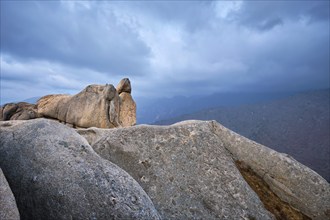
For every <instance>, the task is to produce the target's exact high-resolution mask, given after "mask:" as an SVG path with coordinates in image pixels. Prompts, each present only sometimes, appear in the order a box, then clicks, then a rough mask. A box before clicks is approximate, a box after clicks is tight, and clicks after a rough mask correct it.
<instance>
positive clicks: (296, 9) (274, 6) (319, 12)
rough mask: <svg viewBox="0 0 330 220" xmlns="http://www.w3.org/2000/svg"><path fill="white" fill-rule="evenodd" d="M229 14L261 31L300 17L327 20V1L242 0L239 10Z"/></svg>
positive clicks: (310, 20) (311, 19) (297, 19)
mask: <svg viewBox="0 0 330 220" xmlns="http://www.w3.org/2000/svg"><path fill="white" fill-rule="evenodd" d="M231 16H233V17H234V18H235V20H236V21H238V22H239V23H240V24H242V25H245V26H247V27H251V28H256V29H259V30H261V31H264V30H270V29H271V28H272V27H275V26H276V25H274V24H283V23H285V22H288V21H299V20H301V19H308V20H309V22H317V21H325V22H328V21H329V1H244V2H243V7H242V8H241V10H239V11H234V12H232V15H231ZM265 24H268V25H265Z"/></svg>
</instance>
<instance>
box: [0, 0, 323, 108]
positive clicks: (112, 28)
mask: <svg viewBox="0 0 330 220" xmlns="http://www.w3.org/2000/svg"><path fill="white" fill-rule="evenodd" d="M122 77H129V78H130V79H131V82H132V85H133V95H137V96H155V97H160V96H175V95H196V94H208V93H214V92H219V91H243V92H244V91H280V90H281V91H293V90H295V91H296V90H297V91H298V90H305V89H318V88H326V87H329V1H156V2H154V1H141V2H139V1H134V2H132V1H102V2H90V1H27V2H25V1H14V2H11V1H1V97H2V98H1V99H2V100H1V102H2V103H3V102H4V101H3V99H4V98H3V97H4V96H5V97H6V100H9V99H13V97H15V95H16V97H19V95H18V94H17V93H16V94H15V90H17V89H20V90H22V91H24V92H23V93H22V94H23V95H26V98H28V97H29V96H30V97H31V96H37V95H45V94H49V93H67V92H78V91H79V90H81V89H83V88H84V87H85V86H86V85H87V84H92V83H99V84H105V83H113V84H116V83H117V82H118V81H119V80H120V78H122ZM15 82H16V84H15ZM31 84H34V85H35V86H34V87H33V88H31ZM3 88H5V90H4V89H3ZM14 88H15V89H14ZM30 90H31V92H30ZM33 90H35V92H34V93H33ZM41 92H43V93H41ZM22 94H21V95H22ZM8 97H10V98H8ZM16 100H18V98H16Z"/></svg>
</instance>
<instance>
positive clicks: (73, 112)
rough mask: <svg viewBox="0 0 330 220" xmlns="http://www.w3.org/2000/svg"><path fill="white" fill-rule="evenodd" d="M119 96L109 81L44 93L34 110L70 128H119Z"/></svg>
mask: <svg viewBox="0 0 330 220" xmlns="http://www.w3.org/2000/svg"><path fill="white" fill-rule="evenodd" d="M119 105H120V99H119V95H118V93H117V91H116V89H115V87H114V86H113V85H111V84H106V85H105V86H104V85H89V86H87V87H86V88H85V89H84V90H82V91H81V92H80V93H78V94H76V95H74V96H70V95H48V96H44V97H42V98H41V99H39V101H38V103H37V106H38V113H39V114H40V115H41V116H43V117H49V118H53V119H57V120H59V121H61V122H65V123H69V124H71V125H73V126H74V127H83V128H88V127H98V128H113V127H119V126H120V123H119V111H120V109H119V108H120V106H119Z"/></svg>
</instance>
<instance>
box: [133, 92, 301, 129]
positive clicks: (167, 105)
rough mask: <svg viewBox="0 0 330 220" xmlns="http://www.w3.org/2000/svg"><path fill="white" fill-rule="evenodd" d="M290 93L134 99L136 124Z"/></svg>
mask: <svg viewBox="0 0 330 220" xmlns="http://www.w3.org/2000/svg"><path fill="white" fill-rule="evenodd" d="M292 94H294V93H293V92H291V93H288V92H287V93H253V92H250V93H240V92H230V93H215V94H211V95H203V96H202V95H199V96H190V97H185V96H175V97H172V98H148V97H136V98H135V100H136V103H137V122H138V124H150V123H154V122H155V121H160V120H164V119H165V120H166V119H168V118H173V117H177V116H180V115H183V114H189V113H193V112H196V111H199V110H203V109H206V108H212V107H217V106H237V105H242V104H254V103H260V102H263V101H270V100H274V99H278V98H282V97H287V96H289V95H292Z"/></svg>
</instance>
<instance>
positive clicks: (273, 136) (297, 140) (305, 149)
mask: <svg viewBox="0 0 330 220" xmlns="http://www.w3.org/2000/svg"><path fill="white" fill-rule="evenodd" d="M329 100H330V98H329V89H328V90H319V91H314V92H307V93H301V94H298V95H295V96H291V97H289V98H285V99H282V100H277V101H273V102H269V103H265V104H255V105H243V106H235V107H219V108H212V109H208V110H204V111H199V112H197V113H193V114H188V115H183V116H180V117H176V118H172V119H169V120H164V121H159V122H157V123H155V124H172V123H175V122H178V121H182V120H187V119H201V120H216V121H218V122H220V123H221V124H223V125H225V126H226V127H228V128H230V129H232V130H234V131H236V132H237V133H239V134H242V135H243V136H246V137H248V138H250V139H252V140H255V141H256V142H258V143H261V144H263V145H266V146H268V147H271V148H273V149H275V150H277V151H280V152H284V153H287V154H289V155H291V156H293V157H294V158H295V159H296V160H298V161H300V162H301V163H303V164H305V165H307V166H309V167H311V168H312V169H313V170H315V171H317V172H318V173H319V174H321V175H322V176H323V177H324V178H326V179H327V180H328V181H330V118H329V117H330V116H329Z"/></svg>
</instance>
